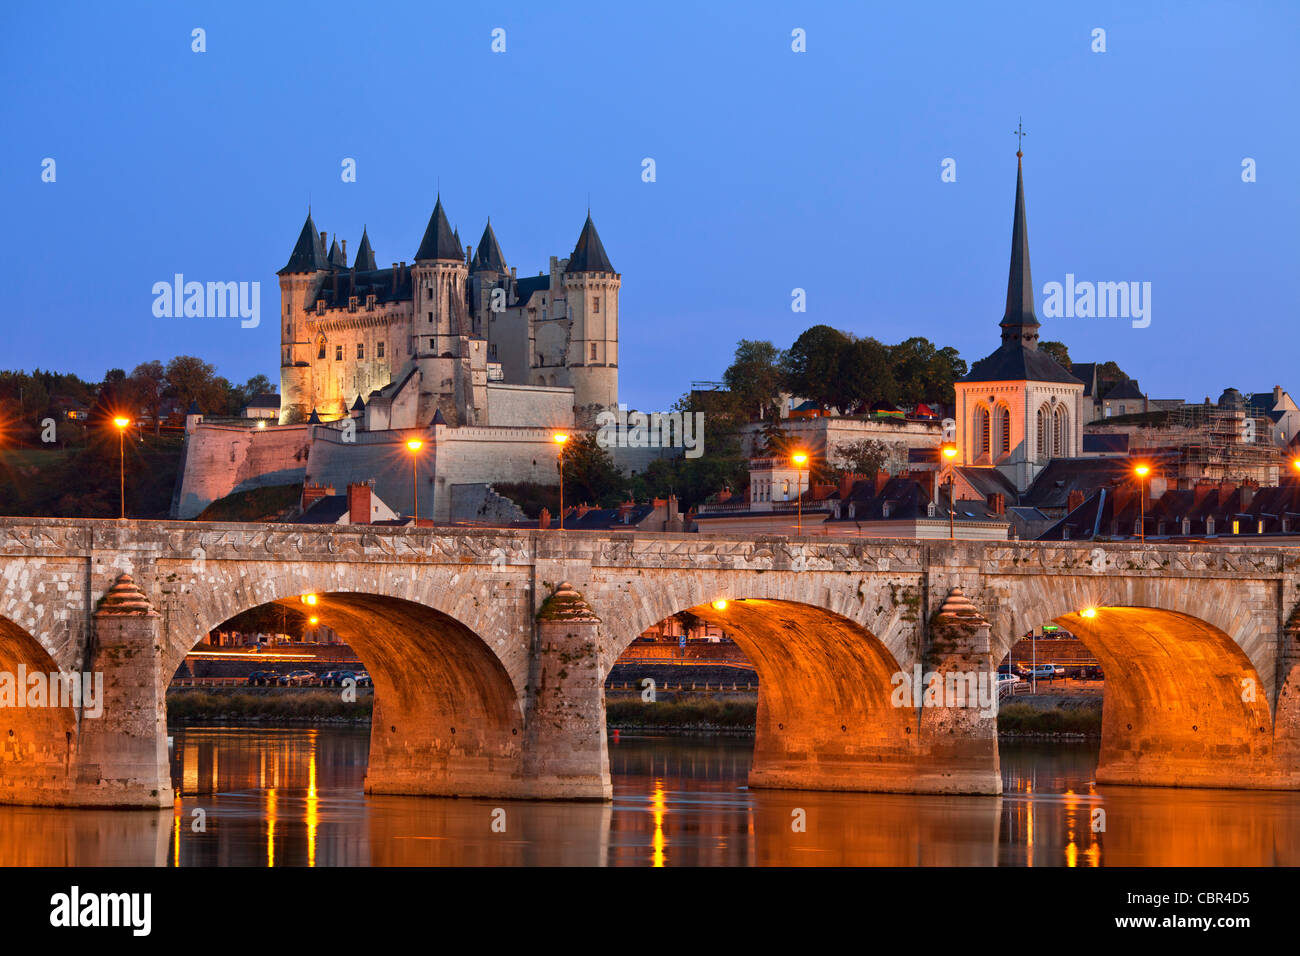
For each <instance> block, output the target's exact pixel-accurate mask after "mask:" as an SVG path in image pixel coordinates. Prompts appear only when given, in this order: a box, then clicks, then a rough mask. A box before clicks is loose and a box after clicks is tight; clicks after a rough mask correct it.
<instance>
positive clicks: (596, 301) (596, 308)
mask: <svg viewBox="0 0 1300 956" xmlns="http://www.w3.org/2000/svg"><path fill="white" fill-rule="evenodd" d="M591 312H592V314H593V315H599V314H600V296H598V295H594V296H592V297H591Z"/></svg>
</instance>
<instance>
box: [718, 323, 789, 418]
mask: <svg viewBox="0 0 1300 956" xmlns="http://www.w3.org/2000/svg"><path fill="white" fill-rule="evenodd" d="M780 361H781V353H780V351H779V350H778V349H777V347H776V346H775V345H773V344H772V343H771V342H761V341H755V340H751V339H741V340H740V341H739V342H737V343H736V354H735V357H734V358H733V359H732V362H731V366H730V367H729V368H728V369H727V370H726V371H725V372H724V373H723V374H722V380H723V381H724V382H726V383H727V388H728V389H729V390H730V392H731V394H732V395H734V396H735V397H736V400H737V402H738V403H739V405H740V408H741V410H742V412H743V413H744V414H745V415H747V416H748V417H749V420H750V421H753V420H755V419H765V418H773V417H775V416H776V415H777V414H778V411H779V408H780V404H781V365H780Z"/></svg>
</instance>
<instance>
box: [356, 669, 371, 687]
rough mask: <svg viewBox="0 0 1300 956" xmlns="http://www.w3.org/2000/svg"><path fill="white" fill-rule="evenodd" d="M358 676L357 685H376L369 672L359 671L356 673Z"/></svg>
mask: <svg viewBox="0 0 1300 956" xmlns="http://www.w3.org/2000/svg"><path fill="white" fill-rule="evenodd" d="M356 678H357V686H358V687H374V686H375V683H374V681H372V680H371V679H370V675H369V674H368V673H366V672H365V671H357V673H356Z"/></svg>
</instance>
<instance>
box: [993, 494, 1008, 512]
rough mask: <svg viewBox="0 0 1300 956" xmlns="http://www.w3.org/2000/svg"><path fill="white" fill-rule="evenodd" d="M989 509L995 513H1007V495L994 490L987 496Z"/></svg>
mask: <svg viewBox="0 0 1300 956" xmlns="http://www.w3.org/2000/svg"><path fill="white" fill-rule="evenodd" d="M988 506H989V511H991V512H993V513H994V514H995V515H1004V514H1006V513H1007V496H1006V495H1004V494H1002V492H1000V491H995V492H993V493H992V494H991V495H989V497H988Z"/></svg>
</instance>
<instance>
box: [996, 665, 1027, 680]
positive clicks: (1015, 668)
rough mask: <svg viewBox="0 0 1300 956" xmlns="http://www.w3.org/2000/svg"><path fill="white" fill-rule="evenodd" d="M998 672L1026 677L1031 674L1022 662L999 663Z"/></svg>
mask: <svg viewBox="0 0 1300 956" xmlns="http://www.w3.org/2000/svg"><path fill="white" fill-rule="evenodd" d="M998 674H999V675H1002V674H1010V675H1012V676H1014V677H1020V678H1025V677H1028V676H1029V669H1028V668H1026V667H1024V666H1023V665H1020V664H999V665H998Z"/></svg>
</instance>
